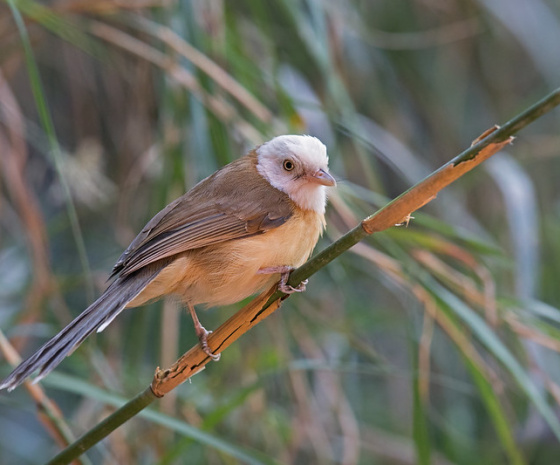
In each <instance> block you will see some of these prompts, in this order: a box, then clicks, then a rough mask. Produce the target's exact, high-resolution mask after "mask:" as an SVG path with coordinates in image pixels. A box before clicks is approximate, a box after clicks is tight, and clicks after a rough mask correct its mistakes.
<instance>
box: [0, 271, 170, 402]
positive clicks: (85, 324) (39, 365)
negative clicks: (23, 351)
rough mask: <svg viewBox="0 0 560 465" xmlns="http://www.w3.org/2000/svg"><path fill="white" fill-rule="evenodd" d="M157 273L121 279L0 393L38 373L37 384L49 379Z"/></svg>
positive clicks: (20, 367)
mask: <svg viewBox="0 0 560 465" xmlns="http://www.w3.org/2000/svg"><path fill="white" fill-rule="evenodd" d="M160 270H161V267H158V268H157V269H155V270H153V269H152V270H149V269H142V270H140V271H138V272H136V273H134V274H132V275H129V276H126V277H118V278H117V279H116V280H115V281H113V282H112V283H111V285H110V286H109V287H108V288H107V290H106V291H105V292H104V293H103V295H101V297H99V299H97V300H96V301H95V302H94V303H92V304H91V305H90V306H89V307H88V308H86V309H85V310H84V311H83V312H82V313H81V314H80V315H79V316H78V317H76V318H75V319H74V320H73V321H72V322H71V323H70V324H69V325H68V326H66V327H65V328H64V329H63V330H62V331H60V333H58V334H57V335H56V336H54V337H53V338H52V339H51V340H49V341H48V342H47V343H45V344H44V345H43V346H42V347H41V348H40V349H39V350H38V351H37V352H35V354H33V355H32V356H31V357H29V358H28V359H27V360H25V361H23V362H22V363H20V364H19V365H18V366H17V367H16V369H15V370H14V371H12V373H10V375H9V376H8V377H7V378H6V379H5V380H4V381H3V382H2V383H1V384H0V390H2V389H6V388H7V389H8V391H11V390H13V389H15V388H16V387H17V386H19V385H20V384H21V383H22V382H23V381H24V380H25V379H26V378H27V377H28V376H30V375H31V374H32V373H33V372H35V371H36V370H39V374H38V375H37V377H36V378H35V380H34V382H37V381H39V380H41V379H42V378H44V377H45V376H47V375H48V374H49V373H50V372H51V371H52V370H53V369H54V368H55V367H56V366H57V365H58V364H59V363H60V362H61V361H62V360H63V359H64V357H66V356H67V355H70V353H72V351H73V350H74V349H75V348H76V347H77V346H79V345H80V344H81V343H82V342H83V341H84V339H85V338H86V337H88V336H89V335H90V334H91V333H93V332H94V331H98V332H99V331H102V330H103V329H105V327H106V326H107V325H109V323H111V321H113V319H114V318H115V317H116V316H117V315H118V314H119V313H120V312H122V311H123V309H124V308H125V307H126V305H127V304H128V303H129V302H130V301H131V300H132V299H134V298H135V297H136V296H137V295H138V294H140V293H141V292H142V291H143V290H144V289H145V288H146V286H147V285H148V284H149V283H150V282H151V281H152V280H153V279H154V278H155V277H156V276H157V275H158V274H159V271H160Z"/></svg>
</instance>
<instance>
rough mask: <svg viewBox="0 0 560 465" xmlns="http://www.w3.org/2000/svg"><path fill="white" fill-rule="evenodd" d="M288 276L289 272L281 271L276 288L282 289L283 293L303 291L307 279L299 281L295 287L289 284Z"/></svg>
mask: <svg viewBox="0 0 560 465" xmlns="http://www.w3.org/2000/svg"><path fill="white" fill-rule="evenodd" d="M289 277H290V273H289V272H288V273H282V277H281V278H280V282H279V283H278V290H279V291H282V292H283V293H284V294H293V293H295V292H304V291H305V289H306V288H307V283H308V282H309V280H307V279H305V280H303V281H302V282H301V283H299V284H298V285H297V286H296V287H294V286H290V285H289V284H288V278H289Z"/></svg>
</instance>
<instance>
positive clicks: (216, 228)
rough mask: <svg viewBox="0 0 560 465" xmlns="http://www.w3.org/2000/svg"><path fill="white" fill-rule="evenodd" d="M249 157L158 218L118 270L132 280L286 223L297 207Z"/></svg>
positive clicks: (175, 202)
mask: <svg viewBox="0 0 560 465" xmlns="http://www.w3.org/2000/svg"><path fill="white" fill-rule="evenodd" d="M255 162H256V160H255V158H254V156H251V155H248V156H246V157H243V158H241V159H239V160H237V161H236V162H234V163H232V164H230V165H228V166H227V167H226V169H222V170H220V171H217V172H216V173H214V174H213V175H212V176H210V177H209V178H206V179H205V180H204V181H202V182H200V183H199V184H198V185H196V186H195V187H194V188H193V189H192V190H191V191H189V192H187V193H186V194H185V195H183V196H182V197H180V198H179V199H177V200H175V201H174V202H172V203H171V204H169V205H168V206H167V207H166V208H164V209H163V210H162V211H161V212H159V213H158V214H157V215H156V216H154V217H153V218H152V219H151V220H150V221H149V222H148V224H146V226H145V227H144V228H143V229H142V231H141V232H140V234H138V236H137V237H136V238H135V239H134V240H133V241H132V243H131V244H130V246H129V247H128V248H127V249H126V251H125V252H124V253H123V254H122V256H121V257H120V258H119V260H118V261H117V263H116V265H115V267H114V268H113V275H116V274H119V275H121V276H126V275H128V274H130V273H133V272H134V271H137V270H139V269H141V268H143V267H144V266H146V265H148V264H150V263H153V262H155V261H158V260H161V259H162V258H165V257H170V256H173V255H176V254H178V253H181V252H185V251H187V250H193V249H197V248H200V247H205V246H208V245H212V244H216V243H220V242H225V241H230V240H234V239H240V238H243V237H248V236H252V235H255V234H261V233H263V232H265V231H267V230H270V229H273V228H276V227H278V226H280V225H282V224H284V223H285V222H286V221H287V220H288V219H289V218H290V216H291V215H292V213H293V209H294V204H293V202H292V201H291V200H290V199H289V197H288V196H287V195H286V194H284V193H283V192H281V191H279V190H277V189H275V188H273V187H272V186H271V185H270V184H269V183H268V182H267V181H266V180H265V179H264V178H263V177H262V176H261V175H260V174H259V173H258V172H257V171H256V168H255Z"/></svg>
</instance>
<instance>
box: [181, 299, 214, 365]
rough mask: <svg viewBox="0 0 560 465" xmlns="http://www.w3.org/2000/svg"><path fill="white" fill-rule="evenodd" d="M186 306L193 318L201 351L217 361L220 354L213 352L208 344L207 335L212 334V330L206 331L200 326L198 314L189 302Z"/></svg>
mask: <svg viewBox="0 0 560 465" xmlns="http://www.w3.org/2000/svg"><path fill="white" fill-rule="evenodd" d="M188 307H189V312H190V314H191V317H192V319H193V323H194V330H195V332H196V336H197V337H198V341H199V342H200V347H201V349H202V351H203V352H204V353H205V354H206V355H208V357H210V358H211V359H212V360H214V361H215V362H217V361H218V360H220V357H221V354H215V353H214V352H212V351H211V350H210V347H209V346H208V335H210V334H212V331H208V330H207V329H206V328H205V327H204V326H202V324H201V323H200V320H199V319H198V315H197V314H196V310H195V309H194V306H193V305H191V304H190V303H189V304H188Z"/></svg>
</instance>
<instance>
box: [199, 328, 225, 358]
mask: <svg viewBox="0 0 560 465" xmlns="http://www.w3.org/2000/svg"><path fill="white" fill-rule="evenodd" d="M210 334H212V331H208V330H207V329H206V328H205V327H204V326H202V325H200V326H199V327H197V328H196V335H197V337H198V341H199V342H200V347H201V349H202V351H203V352H204V353H205V354H206V355H208V357H210V358H211V359H212V360H214V361H215V362H217V361H218V360H220V357H221V356H222V354H215V353H214V352H212V351H211V350H210V347H209V346H208V336H209V335H210Z"/></svg>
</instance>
